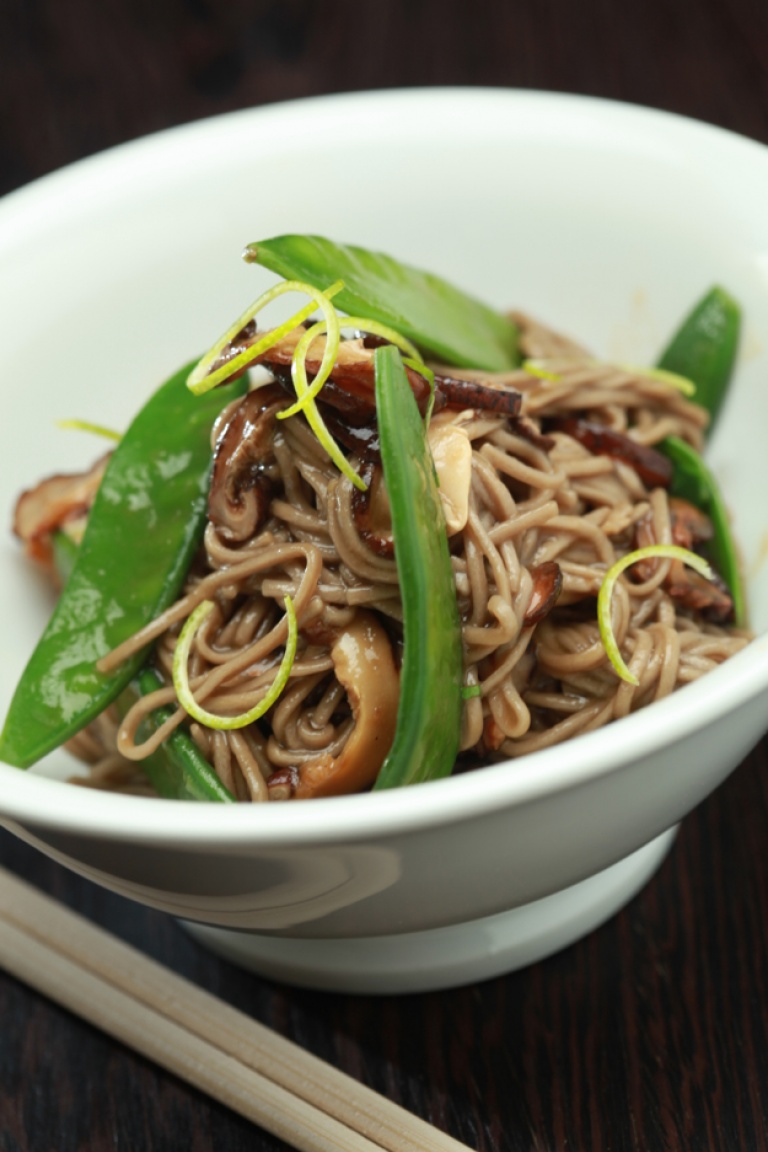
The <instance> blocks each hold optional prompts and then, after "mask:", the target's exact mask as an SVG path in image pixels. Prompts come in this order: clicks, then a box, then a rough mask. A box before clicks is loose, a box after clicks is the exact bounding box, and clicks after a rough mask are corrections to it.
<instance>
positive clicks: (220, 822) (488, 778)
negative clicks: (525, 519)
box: [0, 88, 768, 849]
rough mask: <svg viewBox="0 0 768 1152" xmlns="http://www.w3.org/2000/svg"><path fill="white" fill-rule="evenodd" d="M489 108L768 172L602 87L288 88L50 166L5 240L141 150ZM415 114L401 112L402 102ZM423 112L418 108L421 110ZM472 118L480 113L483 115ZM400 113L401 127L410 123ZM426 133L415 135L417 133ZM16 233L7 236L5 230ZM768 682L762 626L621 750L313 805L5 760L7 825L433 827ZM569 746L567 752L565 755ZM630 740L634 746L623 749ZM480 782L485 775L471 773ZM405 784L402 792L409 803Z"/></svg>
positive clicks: (229, 833) (272, 842)
mask: <svg viewBox="0 0 768 1152" xmlns="http://www.w3.org/2000/svg"><path fill="white" fill-rule="evenodd" d="M481 106H482V107H483V108H484V110H485V111H486V112H490V111H491V109H493V110H494V111H495V112H496V113H498V112H500V111H502V112H504V113H508V112H509V111H510V110H511V109H513V108H514V110H515V113H516V115H517V116H519V117H528V119H529V121H531V122H535V123H539V124H545V123H546V122H547V121H553V119H554V118H558V119H560V118H562V116H563V115H568V116H571V117H575V120H576V121H584V122H588V123H589V125H590V128H591V130H595V131H598V130H599V129H600V127H601V125H602V126H605V127H606V129H608V130H610V131H614V130H616V129H620V130H622V129H626V127H627V126H628V125H629V124H630V123H631V124H632V126H633V127H637V128H642V129H643V130H644V132H645V133H646V134H647V136H648V137H649V138H651V137H652V138H654V139H655V138H657V137H658V138H660V139H661V138H663V140H664V143H665V146H669V145H670V143H672V144H675V143H677V144H681V145H682V144H685V145H686V146H691V144H692V142H693V141H694V140H695V141H697V142H698V145H699V147H701V148H708V149H711V150H715V149H716V150H719V153H720V155H721V156H722V159H723V160H727V159H734V158H739V159H740V160H741V162H742V163H747V164H750V165H753V164H755V163H757V164H758V165H759V166H760V167H761V168H762V170H763V173H762V174H763V178H764V180H765V181H767V182H768V148H766V147H764V146H763V145H761V144H758V143H757V142H755V141H752V140H749V139H747V138H745V137H742V136H738V135H736V134H735V133H732V132H729V131H728V130H726V129H723V128H719V127H716V126H713V125H709V124H705V123H703V122H701V121H697V120H692V119H688V118H686V117H683V116H679V115H677V114H674V113H669V112H662V111H658V110H655V109H650V108H644V107H641V106H639V105H632V104H624V103H620V102H617V101H612V100H605V99H602V98H597V97H589V96H574V95H569V94H564V93H551V92H541V91H536V90H524V91H521V90H515V89H501V88H414V89H391V90H387V91H381V92H363V93H347V94H339V95H332V96H320V97H312V98H309V99H301V100H292V101H286V102H281V103H276V104H272V105H267V106H263V107H259V108H254V109H243V110H240V111H236V112H230V113H226V114H225V115H223V116H215V117H209V118H206V119H204V120H198V121H194V122H192V123H189V124H183V125H181V126H178V127H175V128H170V129H165V130H163V131H160V132H156V133H153V134H151V135H149V136H145V137H141V138H139V139H137V140H132V141H129V142H127V143H124V144H120V145H117V146H116V147H114V148H110V149H108V150H106V151H104V152H101V153H98V154H97V155H95V156H90V157H86V158H85V159H83V160H79V161H77V162H76V163H74V164H71V165H68V166H67V167H66V168H63V169H60V170H58V171H56V172H52V173H50V174H48V175H46V176H43V177H41V178H40V179H38V180H36V181H34V182H33V183H32V184H30V185H27V186H25V187H22V188H20V189H17V190H16V191H14V192H11V193H9V194H8V195H7V196H5V197H4V198H3V199H2V200H0V250H2V248H3V246H4V244H5V245H8V244H11V245H12V246H16V245H18V244H23V243H24V242H25V239H26V238H28V236H29V234H30V230H32V231H34V228H35V225H36V222H39V221H40V219H41V218H42V215H41V214H44V213H45V210H46V206H48V205H49V204H50V202H51V199H52V198H53V197H58V196H59V195H60V194H61V193H62V192H67V193H71V192H72V191H75V192H76V191H77V190H78V187H79V188H83V187H90V188H91V189H92V188H93V187H94V186H96V187H98V186H103V187H115V186H116V185H117V184H119V183H120V181H121V179H122V178H123V176H124V175H125V174H126V173H127V172H128V171H130V172H131V178H132V179H133V180H135V179H136V171H137V167H138V166H139V164H138V162H140V163H141V164H143V165H144V172H145V175H144V178H145V179H146V178H147V176H148V175H151V177H152V178H154V177H156V176H157V175H158V173H164V174H165V175H166V176H167V177H168V178H172V176H173V174H174V173H175V172H176V170H177V165H178V164H179V160H180V158H182V157H185V158H186V162H187V164H189V163H191V160H192V157H193V156H196V155H199V153H200V149H201V147H203V148H213V149H214V151H216V150H221V154H224V153H225V151H226V150H227V149H229V148H230V147H231V145H232V140H233V138H234V139H237V138H239V137H241V136H244V135H248V134H250V133H251V132H252V131H253V130H254V129H257V130H258V131H259V132H260V133H263V134H266V136H267V137H268V138H269V137H271V138H273V139H275V140H278V139H279V138H281V137H282V136H283V135H284V133H285V130H286V127H288V126H291V127H293V126H295V125H300V126H301V127H302V130H305V131H309V132H311V131H312V128H313V125H315V124H316V123H319V122H320V121H322V123H323V124H324V125H325V127H326V129H327V127H328V123H329V118H331V119H334V118H335V119H336V121H337V122H340V123H343V124H344V125H345V127H347V128H348V127H349V126H350V125H351V124H353V123H355V122H360V121H361V119H362V121H363V122H365V121H366V120H368V119H369V118H370V117H371V115H376V116H377V117H378V121H377V126H378V124H384V123H385V122H386V123H387V124H388V126H389V128H390V130H391V132H392V133H393V134H396V135H398V136H399V135H400V134H401V133H402V132H403V131H407V132H413V131H414V130H415V127H414V126H415V125H417V124H418V125H419V129H418V130H419V132H421V131H423V127H422V118H423V117H424V116H425V115H427V114H430V115H432V116H433V117H436V116H437V114H438V113H439V116H440V118H441V120H443V121H444V120H445V119H449V118H450V117H447V116H446V113H447V111H450V112H451V113H454V114H456V115H459V116H463V117H469V118H470V120H471V121H472V122H473V123H474V122H477V124H478V126H479V128H478V130H480V128H481V127H482V125H483V124H484V123H486V125H487V121H488V120H490V117H489V116H486V117H482V116H481V117H479V118H478V117H477V114H478V112H479V110H480V108H481ZM406 108H407V109H409V110H410V112H412V113H414V114H413V115H410V116H404V115H403V113H404V111H405V109H406ZM417 112H418V115H416V114H415V113H417ZM476 118H477V120H476ZM404 125H405V127H404ZM417 134H418V133H417ZM11 232H12V233H13V235H12V236H11V235H10V233H11ZM766 688H768V636H763V637H758V638H757V639H756V640H754V641H753V642H752V643H751V644H750V645H749V646H748V647H747V648H745V649H744V651H742V652H740V653H738V654H737V655H736V656H735V657H733V658H731V659H730V660H729V661H728V662H727V663H726V664H725V665H723V666H721V667H719V668H717V669H715V670H713V671H712V672H710V673H708V674H707V675H706V676H704V677H702V678H701V679H700V680H698V681H696V682H695V683H693V684H690V685H687V686H686V687H685V688H683V689H681V690H679V691H678V692H676V693H675V694H674V695H673V696H671V697H668V698H667V699H665V700H662V701H659V702H656V703H655V704H654V705H653V710H652V716H653V721H654V722H653V724H649V723H648V716H649V713H648V711H647V710H645V709H644V710H642V711H640V712H638V713H634V714H632V715H630V716H628V717H625V718H624V719H622V720H621V721H619V722H618V723H619V724H620V725H621V734H622V740H621V745H620V749H619V750H618V751H617V748H616V739H615V736H616V731H617V725H616V724H613V725H609V726H607V727H604V728H602V729H599V730H598V731H596V732H592V733H589V734H586V735H582V736H578V737H576V738H575V739H572V740H570V741H568V742H567V743H565V744H562V745H558V746H556V747H554V748H549V749H544V750H542V751H539V752H536V753H534V754H532V755H529V756H526V757H521V758H520V759H519V760H513V761H505V762H503V763H500V764H496V765H492V766H488V767H486V768H483V769H482V771H481V774H480V776H478V775H477V773H475V772H472V773H466V774H462V775H458V776H455V777H450V778H448V779H445V780H439V781H433V782H430V783H428V784H424V785H420V786H418V787H415V788H410V789H407V790H406V791H403V790H394V791H389V792H383V793H377V794H376V795H375V796H373V795H369V794H364V795H355V796H344V797H338V798H327V799H323V800H321V801H315V802H313V803H311V804H291V805H269V806H266V805H247V804H243V805H231V806H230V805H207V804H206V805H203V804H195V803H180V802H179V801H171V800H158V799H152V800H148V799H145V798H140V797H130V796H120V797H116V796H114V795H112V794H105V793H100V792H96V791H89V790H87V789H81V788H74V787H72V786H71V785H69V784H66V783H63V782H60V781H57V780H51V779H49V778H46V777H42V776H36V775H34V773H31V774H28V773H20V772H19V770H18V769H15V768H12V767H10V766H8V765H5V764H2V763H0V823H5V824H9V823H12V822H17V821H18V822H20V823H21V824H24V825H31V826H38V827H46V828H55V829H58V830H59V831H61V832H66V833H77V834H79V835H82V836H86V837H99V838H103V837H109V838H112V839H115V840H121V841H133V842H141V843H147V844H149V843H152V844H160V843H164V844H168V845H180V844H182V843H183V844H184V845H186V846H196V847H198V848H200V849H205V848H206V847H207V848H210V849H213V848H215V847H217V846H219V847H220V846H221V845H222V844H227V845H229V846H232V847H235V846H239V847H243V846H245V845H248V844H259V845H262V844H263V845H269V846H270V847H277V846H282V847H289V846H296V845H298V844H308V843H328V842H335V841H339V840H342V839H343V840H345V841H350V840H354V841H358V840H361V839H369V838H372V837H380V836H390V837H391V836H399V835H405V834H409V833H411V832H413V831H418V830H422V829H425V828H428V827H434V826H437V825H443V824H450V823H454V822H458V821H464V820H468V819H473V818H476V817H479V816H482V815H483V814H486V813H490V812H492V811H497V810H499V809H500V808H506V807H509V806H512V805H523V804H528V803H532V802H534V801H537V800H540V799H542V798H543V797H545V796H547V795H551V794H552V793H554V792H558V791H567V790H570V789H573V788H577V787H580V786H582V785H584V784H585V783H587V782H589V781H593V780H595V779H596V778H598V777H599V776H602V775H605V774H607V773H609V772H612V771H619V770H621V769H623V768H626V767H629V766H631V765H634V764H636V763H637V762H638V761H641V760H643V759H645V758H647V757H649V756H651V755H653V754H654V753H657V752H659V751H660V750H662V749H663V748H665V747H667V746H669V745H672V744H674V743H675V742H676V741H679V740H681V739H683V738H684V737H685V736H687V735H689V734H691V733H692V732H694V731H695V730H696V729H697V728H699V727H701V726H704V725H705V724H706V725H710V724H713V723H717V722H718V720H720V719H721V718H722V717H723V716H724V715H725V714H726V713H728V712H730V711H732V710H734V709H736V708H738V707H739V706H741V705H743V704H745V703H746V702H747V701H749V700H751V699H753V698H754V697H756V696H758V695H759V694H760V693H762V692H763V691H765V689H766ZM564 749H566V750H567V754H565V755H564ZM626 749H631V753H632V754H631V758H630V759H628V758H627V755H626ZM477 780H482V787H478V786H477V785H476V781H477ZM405 796H407V798H408V799H407V803H405V804H404V803H403V800H404V797H405Z"/></svg>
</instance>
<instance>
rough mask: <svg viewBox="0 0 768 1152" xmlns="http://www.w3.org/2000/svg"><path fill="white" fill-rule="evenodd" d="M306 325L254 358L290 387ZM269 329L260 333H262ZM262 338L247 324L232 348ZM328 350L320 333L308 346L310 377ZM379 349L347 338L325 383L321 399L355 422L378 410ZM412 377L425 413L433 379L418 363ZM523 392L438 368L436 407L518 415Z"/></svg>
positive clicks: (410, 370) (409, 371)
mask: <svg viewBox="0 0 768 1152" xmlns="http://www.w3.org/2000/svg"><path fill="white" fill-rule="evenodd" d="M304 333H305V329H304V328H302V327H299V328H295V329H294V330H293V331H292V332H289V333H288V335H287V336H284V337H283V339H282V340H280V341H279V342H278V343H277V344H274V345H273V346H272V347H271V348H269V349H268V350H267V351H266V352H264V353H262V355H260V356H256V357H254V360H253V363H254V364H261V365H262V366H263V367H265V368H267V369H268V370H269V371H270V372H271V373H272V374H273V376H274V377H275V379H276V380H278V381H280V383H282V384H283V386H284V387H288V388H291V391H292V385H291V375H290V372H291V364H292V361H293V355H294V352H295V351H296V345H297V344H298V342H299V340H300V339H301V337H302V336H303V335H304ZM263 335H264V333H260V334H259V338H260V337H261V336H263ZM256 339H257V334H256V329H255V327H254V328H253V329H243V331H242V332H240V333H239V334H238V336H237V337H236V339H235V341H233V344H232V346H231V349H235V348H236V350H237V352H241V351H243V349H244V348H245V347H247V346H248V344H249V343H253V342H255V340H256ZM231 349H225V351H224V352H223V353H222V355H221V357H220V358H219V361H217V363H226V361H227V360H228V359H231V356H232V350H231ZM324 351H325V337H324V336H318V338H317V340H315V341H314V342H313V344H312V347H311V348H310V350H309V354H308V356H307V359H306V369H307V378H308V379H309V380H313V379H314V377H315V376H316V375H317V373H318V371H319V369H320V364H321V361H322V358H323V352H324ZM374 351H375V349H374V348H373V347H369V346H366V341H364V340H363V339H354V340H342V342H341V344H340V345H339V351H338V355H337V357H336V362H335V364H334V366H333V369H332V371H331V374H330V376H329V378H328V380H327V381H326V383H325V385H324V386H323V390H322V394H321V395H322V399H323V402H324V403H325V404H326V405H328V406H329V407H331V408H333V409H335V410H336V411H337V412H340V413H343V414H344V415H345V416H346V417H347V418H348V419H349V420H350V422H354V424H356V425H357V424H361V423H365V422H367V421H370V420H371V418H372V417H373V416H374V414H375V403H374V375H373V354H374ZM406 374H407V376H408V381H409V383H410V385H411V389H412V391H413V394H414V396H415V398H416V403H417V404H418V406H419V411H420V412H421V414H422V416H423V415H424V414H425V413H426V411H427V407H428V405H429V399H430V391H431V389H430V384H429V381H428V380H427V378H426V377H425V376H422V375H421V373H420V372H417V371H416V370H415V369H413V368H406ZM521 404H522V397H521V396H520V393H519V392H515V391H513V390H512V389H511V388H508V387H507V386H506V385H504V384H492V383H490V382H489V383H483V382H479V381H477V380H456V379H454V378H453V377H452V376H445V375H440V374H435V405H434V410H435V411H440V410H441V409H442V408H445V407H450V408H476V409H478V410H482V411H486V412H495V413H497V414H499V415H504V416H509V417H515V416H517V415H518V414H519V412H520V407H521Z"/></svg>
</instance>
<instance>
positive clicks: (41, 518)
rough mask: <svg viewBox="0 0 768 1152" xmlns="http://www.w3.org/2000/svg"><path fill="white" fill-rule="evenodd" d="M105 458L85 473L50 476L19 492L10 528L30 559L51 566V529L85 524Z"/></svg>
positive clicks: (77, 526)
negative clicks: (11, 527)
mask: <svg viewBox="0 0 768 1152" xmlns="http://www.w3.org/2000/svg"><path fill="white" fill-rule="evenodd" d="M108 460H109V455H106V456H102V458H101V459H100V460H97V462H96V463H95V464H94V465H93V467H92V468H91V469H90V470H89V471H88V472H76V473H72V474H63V473H61V474H59V475H57V476H49V477H48V478H47V479H46V480H41V481H40V483H39V484H37V485H36V486H35V487H34V488H30V489H28V490H27V491H26V492H22V494H21V496H20V497H19V499H18V501H17V503H16V510H15V513H14V517H13V530H14V532H15V533H16V535H17V536H18V537H19V539H20V540H21V541H22V543H23V544H24V548H25V550H26V553H27V555H28V556H30V557H31V558H32V559H33V560H37V561H38V563H40V564H44V565H45V566H46V567H51V566H52V564H53V552H52V548H51V537H52V536H53V534H54V532H56V531H58V530H59V529H61V528H63V527H65V526H67V525H68V526H69V527H70V529H75V528H81V527H84V526H85V520H86V517H87V515H88V512H89V511H90V509H91V505H92V504H93V501H94V498H95V496H96V492H97V491H98V488H99V484H101V478H102V476H103V475H104V469H105V468H106V466H107V461H108Z"/></svg>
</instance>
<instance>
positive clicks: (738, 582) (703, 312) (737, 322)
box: [657, 285, 746, 626]
mask: <svg viewBox="0 0 768 1152" xmlns="http://www.w3.org/2000/svg"><path fill="white" fill-rule="evenodd" d="M740 327H741V310H740V308H739V305H738V304H737V303H736V301H735V300H734V299H733V297H732V296H730V295H729V293H728V292H726V291H725V289H724V288H720V287H718V286H717V285H715V286H714V287H713V288H711V289H710V290H709V291H708V292H707V293H706V294H705V295H704V296H703V297H702V299H701V300H699V301H698V302H697V303H696V304H695V305H694V307H693V309H692V310H691V311H690V312H689V313H688V315H687V316H686V317H685V319H684V320H683V322H682V324H681V325H680V327H679V328H678V329H677V331H676V333H675V334H674V336H673V337H672V339H671V341H670V343H669V344H668V345H667V347H666V349H665V350H664V352H662V354H661V356H660V358H659V360H658V363H657V366H658V367H659V368H663V369H665V370H666V371H669V372H676V373H677V374H678V375H680V376H685V377H687V378H688V379H689V380H691V381H692V382H693V383H694V384H695V385H696V396H695V400H696V403H697V404H700V405H701V407H702V408H706V410H707V411H708V412H709V414H710V417H711V421H710V426H709V430H710V431H711V430H712V427H713V425H714V422H715V420H716V419H717V415H718V413H719V411H720V408H721V406H722V403H723V400H724V399H725V395H726V392H727V391H728V385H729V384H730V381H731V375H732V373H733V366H734V362H735V359H736V350H737V347H738V341H739V330H740ZM658 448H659V449H660V450H661V451H662V452H663V453H664V455H665V456H667V457H668V458H669V459H670V460H671V461H672V463H673V465H674V469H675V471H674V475H673V478H672V483H671V485H670V492H671V493H672V495H673V496H680V497H681V498H682V499H684V500H688V501H689V502H690V503H691V504H693V505H695V506H696V507H697V508H700V509H701V511H702V512H704V514H705V515H706V516H708V517H709V520H710V522H711V524H712V530H713V538H712V541H711V542H710V544H709V548H708V552H709V554H710V558H711V560H712V563H713V564H714V566H715V568H716V569H717V571H718V572H719V573H720V575H721V576H722V578H723V580H724V581H725V583H726V584H727V585H728V590H729V591H730V593H731V598H732V599H733V614H734V619H735V621H736V624H738V625H740V626H741V625H744V624H745V623H746V604H745V596H744V588H743V584H742V579H741V570H740V565H739V559H738V554H737V551H736V545H735V543H734V540H733V536H732V534H731V526H730V519H729V517H728V512H727V510H726V507H725V502H724V500H723V497H722V495H721V493H720V489H719V487H718V484H717V481H716V480H715V477H714V476H713V474H712V472H711V471H710V470H709V468H708V467H707V465H706V464H705V463H704V460H703V459H702V458H701V456H699V454H698V452H695V451H694V450H693V448H691V446H690V445H689V444H686V442H685V441H684V440H681V439H680V438H679V437H677V436H667V437H666V439H665V440H662V442H661V443H660V444H659V445H658Z"/></svg>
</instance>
